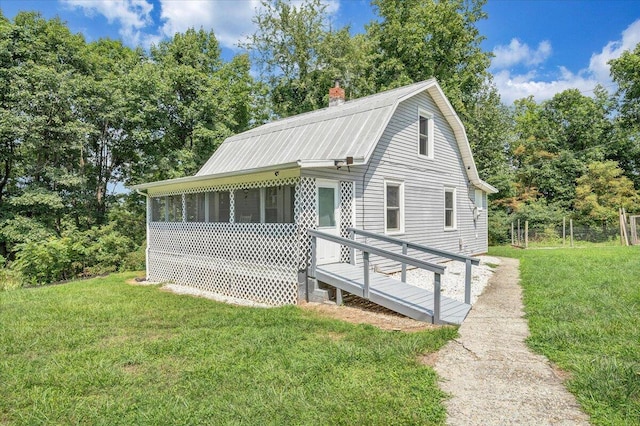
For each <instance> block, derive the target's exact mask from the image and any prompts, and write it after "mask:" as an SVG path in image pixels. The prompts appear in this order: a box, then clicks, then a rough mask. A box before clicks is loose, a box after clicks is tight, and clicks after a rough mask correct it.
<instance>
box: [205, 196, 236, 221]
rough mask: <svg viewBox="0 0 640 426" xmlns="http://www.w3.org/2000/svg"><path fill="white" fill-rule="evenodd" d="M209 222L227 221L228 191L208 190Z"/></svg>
mask: <svg viewBox="0 0 640 426" xmlns="http://www.w3.org/2000/svg"><path fill="white" fill-rule="evenodd" d="M208 195H209V222H229V217H230V216H231V200H230V195H229V191H213V192H209V194H208Z"/></svg>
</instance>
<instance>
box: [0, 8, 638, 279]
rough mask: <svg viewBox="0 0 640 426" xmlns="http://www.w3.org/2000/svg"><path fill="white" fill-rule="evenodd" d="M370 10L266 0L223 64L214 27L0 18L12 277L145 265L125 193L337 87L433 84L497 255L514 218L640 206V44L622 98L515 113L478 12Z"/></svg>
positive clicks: (621, 76) (191, 165)
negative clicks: (129, 34)
mask: <svg viewBox="0 0 640 426" xmlns="http://www.w3.org/2000/svg"><path fill="white" fill-rule="evenodd" d="M371 3H372V6H373V8H374V11H375V14H376V17H375V19H374V20H372V21H371V22H370V23H369V24H368V25H367V26H366V27H365V31H364V33H361V34H354V33H353V32H352V30H351V28H349V27H348V26H345V27H341V28H338V27H336V26H335V25H334V24H333V22H332V21H331V16H330V15H329V13H328V12H327V9H326V5H324V4H323V3H322V2H321V0H306V1H304V2H302V3H300V4H296V5H292V4H290V3H289V2H286V1H283V0H270V1H267V0H265V1H263V5H262V8H260V9H259V10H258V11H257V12H256V16H255V18H254V20H255V23H256V28H257V30H256V32H255V33H254V34H253V35H252V36H251V37H249V38H248V39H247V41H246V42H244V43H243V44H242V45H241V46H239V47H240V48H241V49H240V51H241V52H242V53H239V54H237V55H236V56H234V57H232V58H231V59H229V60H225V59H223V57H222V56H221V49H220V46H219V44H218V41H217V39H216V37H215V34H214V33H213V32H212V31H205V30H203V29H199V30H198V29H190V30H187V31H186V32H184V33H178V34H175V35H174V36H173V37H172V38H170V39H168V40H166V41H163V42H160V43H159V44H157V45H153V46H151V47H150V48H149V49H148V50H144V49H142V48H141V47H138V48H130V47H127V46H124V45H123V44H122V43H121V42H120V41H118V40H110V39H100V40H97V41H92V42H87V41H86V40H85V39H84V37H83V36H82V35H79V34H72V33H71V32H70V30H69V28H68V27H67V25H66V24H65V23H64V22H62V21H61V20H60V19H57V18H56V19H45V18H43V17H42V16H41V15H39V14H38V13H34V12H21V13H19V14H18V15H16V17H15V18H14V19H13V20H9V19H7V18H6V17H4V16H2V15H1V12H0V262H1V263H4V264H5V266H6V267H7V268H6V269H5V270H4V272H3V273H4V274H5V276H6V277H9V275H11V274H13V275H11V277H13V279H15V280H17V281H20V282H23V281H24V282H28V283H32V284H37V283H43V282H51V281H56V280H60V279H66V278H71V277H74V276H78V275H83V274H95V273H101V272H108V271H112V270H119V269H126V268H139V267H141V264H142V262H143V261H144V252H143V248H141V245H142V243H143V241H144V212H145V210H144V199H143V198H142V197H141V196H139V195H137V194H135V193H132V194H125V193H122V191H121V188H122V186H123V185H129V184H134V183H140V182H147V181H153V180H160V179H168V178H174V177H181V176H187V175H192V174H194V173H195V172H196V171H197V170H198V169H199V167H200V166H201V165H202V164H204V162H205V161H206V160H207V159H208V158H209V156H210V155H211V154H212V153H213V152H214V151H215V149H216V148H217V147H218V146H219V144H220V143H221V142H222V141H223V140H224V139H225V138H226V137H228V136H229V135H232V134H234V133H238V132H241V131H244V130H247V129H249V128H251V127H255V126H257V125H260V124H262V123H264V122H267V121H270V120H274V119H278V118H282V117H287V116H290V115H294V114H298V113H303V112H307V111H311V110H314V109H318V108H322V107H324V106H326V105H327V103H328V99H327V94H328V88H329V87H331V86H332V85H333V81H334V80H336V79H339V80H340V82H341V85H342V87H344V88H345V91H346V93H347V97H348V98H350V99H353V98H358V97H361V96H366V95H369V94H373V93H377V92H379V91H382V90H386V89H390V88H394V87H399V86H403V85H405V84H409V83H412V82H416V81H421V80H426V79H429V78H432V77H435V78H437V79H438V81H439V83H440V84H441V86H442V87H443V89H444V91H445V93H446V95H447V96H448V98H449V99H450V101H451V103H452V104H453V106H454V108H455V109H456V111H457V112H458V114H459V115H460V117H461V119H462V121H463V123H464V124H465V127H466V129H467V133H468V137H469V140H470V142H471V144H472V149H473V152H474V155H475V159H476V162H477V163H478V169H479V171H480V174H481V177H482V178H483V179H484V180H485V181H487V182H488V183H490V184H492V185H494V186H495V187H497V188H498V189H499V190H500V192H499V193H498V194H496V195H495V196H493V197H492V199H491V202H490V218H491V222H492V224H491V225H490V229H492V230H495V232H492V234H491V239H492V241H493V242H501V241H502V240H503V239H504V238H505V235H504V234H503V231H502V230H503V229H504V224H505V223H506V222H508V221H510V220H511V219H512V218H514V217H521V218H537V219H539V220H552V219H553V217H555V216H558V215H572V216H573V217H575V218H576V219H581V220H585V221H592V222H593V223H598V224H607V223H610V222H611V221H612V220H614V217H613V216H612V213H611V212H614V211H617V207H618V206H625V207H626V208H627V209H631V210H632V209H634V208H635V209H636V210H637V206H638V193H637V191H636V188H638V187H639V186H638V185H640V173H639V164H638V161H639V158H640V148H639V142H638V131H639V129H638V123H639V120H638V113H639V111H640V106H639V105H640V102H639V99H640V78H639V77H638V75H640V73H639V72H638V70H639V69H640V65H639V64H640V47H638V48H636V49H635V51H633V52H627V53H625V54H624V55H623V56H622V57H620V58H619V59H616V60H614V61H612V64H611V65H612V66H611V69H612V77H613V79H614V81H615V82H616V83H617V85H618V87H619V90H618V91H617V92H615V93H613V94H609V93H607V92H606V90H605V89H604V88H601V87H599V88H596V89H595V91H594V93H593V96H587V95H586V94H583V93H580V92H578V91H576V90H567V91H565V92H562V93H560V94H558V95H556V96H555V97H554V98H553V99H551V100H549V101H545V102H540V103H538V102H535V101H534V100H533V99H532V98H528V99H521V100H518V101H516V102H515V103H514V105H504V104H503V103H502V102H501V100H500V97H499V94H498V92H497V90H496V87H495V85H494V84H493V82H492V77H491V74H490V72H489V65H490V63H491V57H492V55H491V53H490V52H486V51H483V50H482V48H481V42H482V40H483V36H482V35H481V34H480V32H479V31H478V29H477V23H478V22H479V21H481V20H483V19H486V18H487V14H486V13H485V12H484V11H483V6H484V3H485V1H484V0H446V1H435V0H372V2H371ZM16 277H17V278H16ZM1 278H2V277H0V279H1ZM6 279H7V280H8V279H9V278H6Z"/></svg>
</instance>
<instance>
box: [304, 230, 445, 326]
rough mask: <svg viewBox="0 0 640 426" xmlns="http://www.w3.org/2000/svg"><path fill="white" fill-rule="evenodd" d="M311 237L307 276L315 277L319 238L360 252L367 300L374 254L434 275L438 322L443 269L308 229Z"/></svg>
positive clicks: (434, 296) (434, 304)
mask: <svg viewBox="0 0 640 426" xmlns="http://www.w3.org/2000/svg"><path fill="white" fill-rule="evenodd" d="M307 232H308V233H309V235H310V236H311V266H310V267H309V276H310V277H311V278H315V277H316V267H317V255H316V251H317V246H318V244H317V239H318V238H321V239H323V240H327V241H330V242H332V243H337V244H340V245H343V246H347V247H349V249H350V250H360V251H361V252H362V259H363V262H362V268H363V272H364V283H363V297H364V298H365V299H368V298H369V284H370V282H369V281H370V280H369V255H370V254H375V255H376V256H382V257H385V258H387V259H390V260H392V261H394V262H400V263H403V264H407V265H411V266H415V267H417V268H422V269H426V270H428V271H431V272H433V273H434V280H433V319H434V323H436V324H437V323H438V322H439V321H440V292H441V276H442V274H444V270H445V267H444V266H440V265H436V264H435V263H430V262H426V261H424V260H419V259H414V258H412V257H409V256H407V255H406V254H398V253H394V252H392V251H389V250H384V249H381V248H378V247H374V246H371V245H368V244H364V243H361V242H358V241H355V240H353V239H348V238H343V237H338V236H336V235H331V234H327V233H325V232H320V231H316V230H314V229H309V230H308V231H307ZM352 259H353V257H352Z"/></svg>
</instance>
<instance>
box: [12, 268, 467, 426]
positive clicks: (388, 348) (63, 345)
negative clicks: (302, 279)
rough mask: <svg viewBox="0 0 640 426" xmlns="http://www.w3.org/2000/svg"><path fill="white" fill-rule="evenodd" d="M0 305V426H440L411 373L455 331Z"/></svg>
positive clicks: (81, 301)
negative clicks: (78, 425)
mask: <svg viewBox="0 0 640 426" xmlns="http://www.w3.org/2000/svg"><path fill="white" fill-rule="evenodd" d="M132 276H133V275H132V274H118V275H112V276H109V277H106V278H98V279H92V280H86V281H77V282H72V283H68V284H63V285H57V286H48V287H41V288H32V289H21V290H14V291H5V292H0V383H2V397H1V398H0V424H3V425H4V424H18V425H19V424H24V425H37V424H47V425H49V424H78V423H81V424H97V425H100V424H104V425H116V424H126V425H131V424H136V425H138V424H154V425H157V424H170V425H181V424H251V425H255V424H278V425H280V424H443V423H444V421H445V408H444V406H443V405H442V401H443V398H444V397H445V395H444V394H443V393H442V392H441V391H439V390H438V387H437V383H436V375H435V372H434V371H433V370H432V369H431V368H430V367H427V366H425V365H422V364H421V363H420V362H419V361H418V357H419V355H421V354H424V353H428V352H432V351H435V350H437V349H438V348H440V347H441V346H442V345H443V344H444V343H446V342H447V341H448V340H449V339H451V338H453V337H454V336H455V335H456V333H457V331H456V329H455V328H449V327H445V328H440V329H434V330H428V331H422V332H417V333H399V332H387V331H382V330H379V329H376V328H374V327H372V326H367V325H352V324H348V323H345V322H341V321H337V320H331V319H327V318H322V317H320V316H318V314H314V313H312V312H308V311H305V310H302V309H300V308H298V307H295V306H289V307H283V308H275V309H259V308H247V307H237V306H230V305H225V304H221V303H217V302H213V301H211V300H206V299H200V298H194V297H190V296H178V295H175V294H172V293H167V292H163V291H160V290H159V289H158V288H157V287H141V286H132V285H128V284H126V283H125V281H126V280H127V279H128V278H131V277H132Z"/></svg>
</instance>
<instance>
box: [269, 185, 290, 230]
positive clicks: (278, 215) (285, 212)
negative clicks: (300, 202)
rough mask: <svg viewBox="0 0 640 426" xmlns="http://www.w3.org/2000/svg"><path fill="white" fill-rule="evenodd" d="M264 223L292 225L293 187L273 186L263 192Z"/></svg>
mask: <svg viewBox="0 0 640 426" xmlns="http://www.w3.org/2000/svg"><path fill="white" fill-rule="evenodd" d="M264 194H265V200H264V221H265V223H293V206H294V201H295V187H294V186H292V185H284V186H273V187H270V188H265V190H264Z"/></svg>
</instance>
